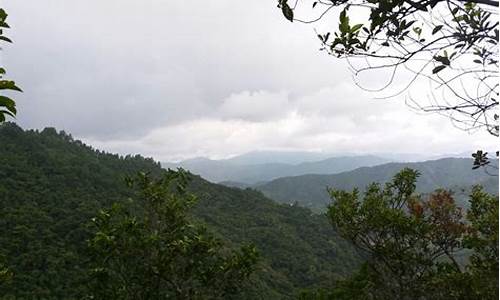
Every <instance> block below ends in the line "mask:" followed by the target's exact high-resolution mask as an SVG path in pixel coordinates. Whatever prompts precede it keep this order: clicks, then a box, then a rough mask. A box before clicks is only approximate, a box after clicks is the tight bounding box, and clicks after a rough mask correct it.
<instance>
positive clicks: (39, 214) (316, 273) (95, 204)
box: [0, 123, 359, 299]
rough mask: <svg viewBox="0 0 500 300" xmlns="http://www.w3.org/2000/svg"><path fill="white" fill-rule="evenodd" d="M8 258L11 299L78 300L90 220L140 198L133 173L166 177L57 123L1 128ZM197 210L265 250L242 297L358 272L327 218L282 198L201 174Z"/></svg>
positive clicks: (1, 233) (285, 295)
mask: <svg viewBox="0 0 500 300" xmlns="http://www.w3.org/2000/svg"><path fill="white" fill-rule="evenodd" d="M0 145H1V147H0V178H1V180H0V255H1V256H2V258H3V261H4V265H6V266H8V267H9V269H10V270H11V271H12V273H13V277H12V279H11V280H10V282H7V283H4V284H3V285H1V286H0V293H1V295H2V296H3V297H4V298H5V299H79V298H82V297H84V296H85V295H87V292H88V291H87V288H88V282H87V277H88V276H87V275H88V272H87V270H88V264H89V263H90V256H89V254H88V249H87V242H86V241H87V240H88V239H90V237H91V235H92V230H93V228H92V226H91V222H90V220H91V219H92V218H93V217H94V216H96V215H97V213H98V211H99V210H100V209H102V208H106V207H109V206H111V204H112V203H114V202H120V201H124V200H126V199H127V198H128V197H130V196H132V193H131V191H130V189H129V188H127V186H126V185H125V180H124V178H125V176H133V175H134V174H135V173H137V172H138V171H145V172H151V173H152V174H157V175H159V174H160V173H162V172H163V171H162V169H161V168H160V166H159V164H158V163H156V162H154V161H153V160H152V159H148V158H143V157H140V156H125V157H123V156H119V155H116V154H109V153H104V152H102V151H99V150H96V149H93V148H91V147H89V146H86V145H84V144H83V143H82V142H80V141H77V140H74V139H73V138H72V137H71V136H70V135H69V134H66V133H64V132H62V131H61V132H57V131H56V130H55V129H53V128H46V129H44V130H42V131H40V132H38V131H31V130H30V131H24V130H23V129H21V128H20V127H18V126H17V125H15V124H13V123H5V124H3V125H1V127H0ZM190 190H191V191H192V192H193V193H194V194H196V195H197V196H198V198H199V199H198V202H197V203H196V205H195V207H194V210H193V214H194V217H195V219H196V220H199V221H200V222H203V223H204V224H206V225H207V227H208V228H209V229H210V230H212V231H213V232H214V233H215V234H216V235H217V236H218V237H220V238H221V239H222V240H223V242H224V244H225V245H226V247H230V248H237V247H239V245H240V244H243V243H253V244H254V245H255V247H256V248H257V250H258V251H259V253H260V259H259V263H258V265H257V267H256V271H255V272H254V273H253V275H252V276H251V277H250V279H249V280H250V283H249V284H248V286H247V287H246V290H245V292H244V295H243V296H241V297H244V296H245V295H246V296H245V297H248V298H249V299H291V298H294V297H295V296H296V295H297V294H298V293H299V291H300V290H302V289H305V288H311V287H328V286H330V285H331V284H332V282H333V281H334V280H336V279H339V278H342V277H344V276H346V275H348V274H350V273H351V270H352V269H353V268H354V267H355V266H357V265H358V264H359V257H358V256H357V255H356V254H355V252H354V250H353V248H352V247H351V246H350V244H349V243H348V242H346V241H344V240H343V239H341V238H340V237H339V236H338V235H337V234H336V233H335V232H334V231H333V230H332V228H331V226H330V225H329V224H328V221H327V218H326V217H325V216H322V215H314V214H311V212H310V211H309V210H308V209H305V208H301V207H298V206H290V205H282V204H277V203H275V202H273V201H271V200H269V199H268V198H266V197H264V196H263V195H262V194H261V193H260V192H258V191H253V190H240V189H235V188H228V187H224V186H220V185H216V184H211V183H209V182H207V181H205V180H203V179H202V178H200V177H195V178H194V179H193V180H192V182H191V185H190Z"/></svg>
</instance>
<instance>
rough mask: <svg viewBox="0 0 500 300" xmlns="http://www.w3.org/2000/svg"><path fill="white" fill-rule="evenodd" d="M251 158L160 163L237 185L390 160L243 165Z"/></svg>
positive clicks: (366, 158)
mask: <svg viewBox="0 0 500 300" xmlns="http://www.w3.org/2000/svg"><path fill="white" fill-rule="evenodd" d="M265 153H266V152H265ZM251 157H254V155H251V154H248V155H247V156H242V158H241V159H240V158H233V159H227V160H210V159H207V158H196V159H190V160H186V161H182V162H180V163H162V166H163V167H164V168H172V169H176V168H179V167H182V168H184V169H186V170H189V171H191V172H192V173H194V174H198V175H200V176H202V177H203V178H205V179H207V180H209V181H212V182H225V181H231V182H233V183H237V185H242V184H247V185H251V184H256V183H259V182H265V181H269V180H272V179H275V178H279V177H286V176H298V175H303V174H334V173H340V172H344V171H349V170H353V169H356V168H359V167H363V166H374V165H379V164H383V163H387V162H389V161H390V160H388V159H385V158H381V157H378V156H372V155H364V156H343V157H332V158H327V159H323V160H320V161H310V162H303V163H299V164H287V163H271V162H269V163H261V164H246V162H248V161H249V159H250V158H251ZM266 157H268V156H266ZM269 158H272V156H269ZM256 161H263V159H261V160H258V159H257V160H256ZM244 162H245V163H244Z"/></svg>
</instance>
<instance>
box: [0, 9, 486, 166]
mask: <svg viewBox="0 0 500 300" xmlns="http://www.w3.org/2000/svg"><path fill="white" fill-rule="evenodd" d="M5 6H6V9H7V11H8V12H9V23H10V25H11V27H12V28H13V29H12V30H10V31H9V35H10V36H11V37H12V38H13V39H14V41H15V43H14V44H13V45H8V46H6V47H5V48H4V51H3V53H2V54H3V63H4V64H5V65H6V67H7V70H8V71H9V74H10V76H9V77H11V78H14V79H16V81H17V82H19V84H20V85H21V86H22V87H23V89H24V90H25V92H24V93H23V94H22V95H18V99H19V100H18V102H19V116H18V122H19V123H20V124H21V125H22V126H25V127H28V128H42V127H45V126H56V127H58V128H60V129H65V130H66V131H69V132H72V133H73V135H74V136H76V137H79V138H82V139H84V140H85V141H88V142H89V143H92V144H93V145H95V146H97V147H100V148H103V149H106V150H108V151H113V152H120V153H141V154H144V155H148V156H153V157H155V158H157V159H160V160H169V159H179V158H187V157H194V156H210V157H226V156H229V155H234V154H239V153H242V152H247V151H252V150H264V149H290V150H292V149H293V150H315V151H336V152H337V151H338V152H343V151H349V152H362V153H370V152H376V151H379V152H391V151H396V152H428V151H432V152H434V153H445V152H460V151H464V150H470V149H474V148H477V147H490V146H492V145H494V143H496V139H493V138H491V137H489V136H488V135H487V134H483V133H481V132H478V133H474V134H473V135H471V134H469V133H466V132H462V131H460V130H458V129H456V128H454V127H453V125H452V124H451V123H450V122H449V121H448V120H447V119H446V118H443V117H439V116H422V115H418V114H415V113H414V112H412V111H411V110H410V109H409V108H408V107H407V106H405V105H404V103H402V99H399V100H398V99H396V100H390V101H388V100H385V101H375V100H370V98H371V95H369V94H368V95H367V94H363V93H362V92H361V91H360V90H359V89H358V88H357V87H356V86H355V85H354V84H353V82H352V79H351V75H350V73H349V72H348V70H347V67H346V65H345V63H344V62H342V61H339V60H336V59H334V58H332V57H328V56H327V55H325V54H324V53H321V52H319V51H318V46H319V45H318V41H317V38H316V37H315V34H314V31H313V28H312V27H307V26H300V25H295V24H290V23H288V22H286V21H285V20H284V19H283V17H282V16H281V15H280V11H279V10H278V9H276V3H274V1H251V2H248V3H235V2H234V1H229V0H217V1H210V5H209V4H207V3H205V2H200V1H196V0H186V1H181V2H179V1H160V0H142V1H138V0H135V1H133V0H120V1H118V0H109V1H97V0H89V1H63V0H58V1H56V0H41V1H30V3H27V2H23V1H14V0H11V1H6V3H5ZM42 12H43V13H42ZM371 81H373V82H375V83H376V82H377V81H382V78H380V79H379V78H373V79H371Z"/></svg>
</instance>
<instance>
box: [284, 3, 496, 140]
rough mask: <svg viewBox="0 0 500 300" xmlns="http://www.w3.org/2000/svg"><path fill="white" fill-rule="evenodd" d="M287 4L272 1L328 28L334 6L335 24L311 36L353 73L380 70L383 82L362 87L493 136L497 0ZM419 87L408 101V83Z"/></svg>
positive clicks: (288, 14)
mask: <svg viewBox="0 0 500 300" xmlns="http://www.w3.org/2000/svg"><path fill="white" fill-rule="evenodd" d="M288 2H289V1H287V0H279V7H280V8H281V9H282V11H283V14H284V16H285V18H286V19H288V20H289V21H298V22H302V23H315V22H319V21H324V22H325V23H327V24H326V26H330V24H329V23H328V22H327V21H328V20H326V21H325V19H327V16H329V15H330V13H331V12H332V11H334V8H338V9H339V10H340V13H339V14H338V21H337V22H338V29H337V30H335V31H331V32H330V31H327V32H325V33H320V34H318V37H319V39H320V41H321V44H322V50H325V51H326V52H328V53H329V54H331V55H334V56H337V57H341V58H346V59H347V60H348V62H349V65H350V67H351V68H352V69H353V70H354V73H355V75H356V76H357V77H358V78H360V77H362V75H363V74H364V73H366V72H370V71H377V76H379V77H380V76H381V74H384V72H383V71H384V70H385V71H387V82H386V83H384V84H383V85H382V86H381V87H377V88H366V89H367V90H370V91H374V92H382V93H383V92H387V93H388V94H386V95H382V97H384V98H385V97H394V96H399V95H401V94H402V93H403V92H405V91H409V93H408V97H407V103H409V104H410V105H412V106H413V107H415V108H418V109H422V110H423V111H427V112H438V113H441V114H444V115H447V116H448V117H450V118H451V119H452V120H453V121H454V124H455V125H457V126H459V127H461V128H463V129H466V130H470V129H475V128H479V127H483V128H485V129H486V130H487V131H488V132H489V133H490V134H492V135H494V136H498V130H499V127H498V118H499V117H498V112H497V110H496V109H497V107H498V97H497V96H498V86H499V85H498V41H499V30H498V20H497V16H498V15H497V11H496V8H497V7H498V1H495V0H475V1H461V0H415V1H414V0H382V1H375V0H309V1H307V0H297V1H294V4H293V6H291V5H290V4H289V3H288ZM311 6H312V8H313V9H312V11H310V9H308V8H309V7H311ZM301 10H302V14H303V15H311V14H312V15H318V17H316V18H312V19H311V20H302V19H300V17H297V13H296V11H301ZM304 10H306V11H307V12H304ZM368 78H370V77H368ZM422 84H426V85H427V84H428V85H429V87H430V88H429V94H428V95H427V97H425V96H421V97H420V98H419V99H414V98H413V97H412V95H411V89H410V88H411V86H415V89H416V90H417V89H418V90H420V91H419V93H421V87H422ZM392 87H394V88H395V89H392ZM426 98H428V99H427V100H426Z"/></svg>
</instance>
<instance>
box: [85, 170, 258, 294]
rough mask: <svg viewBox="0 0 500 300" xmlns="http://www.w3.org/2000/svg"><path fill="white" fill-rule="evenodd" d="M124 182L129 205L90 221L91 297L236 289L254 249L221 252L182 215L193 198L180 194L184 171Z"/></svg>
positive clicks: (229, 291) (185, 179) (120, 205)
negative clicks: (131, 196) (132, 191)
mask: <svg viewBox="0 0 500 300" xmlns="http://www.w3.org/2000/svg"><path fill="white" fill-rule="evenodd" d="M127 182H128V184H129V185H130V186H131V187H132V186H136V188H137V189H138V195H137V197H136V200H135V201H137V203H134V202H129V203H128V205H127V204H124V203H116V204H114V205H113V206H112V208H111V209H106V210H102V211H101V212H100V213H99V214H98V215H97V216H96V217H95V218H94V219H93V220H92V221H93V223H94V224H95V227H96V229H97V231H96V233H95V235H94V236H93V237H92V238H91V239H90V241H89V246H90V249H91V252H92V259H91V261H92V263H91V264H92V265H93V268H92V277H93V287H92V288H91V289H90V290H91V292H92V294H93V296H94V298H97V299H228V298H229V297H231V296H232V295H236V294H237V293H238V292H239V291H240V290H241V287H242V285H243V284H244V283H245V281H246V280H247V279H248V277H249V275H250V274H251V273H252V271H253V270H254V268H255V265H256V262H257V252H256V250H255V247H253V246H245V247H242V248H241V250H240V251H235V250H229V249H224V248H223V244H222V242H221V241H220V240H219V239H217V238H215V237H214V236H213V235H212V234H210V233H209V232H208V231H207V229H206V228H205V227H203V226H201V225H199V224H196V223H195V222H194V221H193V220H192V218H190V217H189V215H188V209H189V208H191V207H192V205H193V204H194V203H195V201H196V197H195V196H194V195H192V194H190V193H187V190H186V187H187V184H188V174H187V173H185V172H184V171H182V170H180V171H172V170H168V171H167V172H165V173H164V174H163V175H162V177H161V178H160V179H157V180H155V179H152V178H151V177H150V176H149V175H147V174H146V173H139V175H138V176H137V177H136V178H134V179H129V180H128V181H127ZM131 201H132V200H131Z"/></svg>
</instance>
